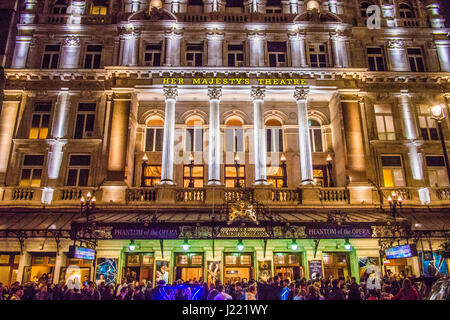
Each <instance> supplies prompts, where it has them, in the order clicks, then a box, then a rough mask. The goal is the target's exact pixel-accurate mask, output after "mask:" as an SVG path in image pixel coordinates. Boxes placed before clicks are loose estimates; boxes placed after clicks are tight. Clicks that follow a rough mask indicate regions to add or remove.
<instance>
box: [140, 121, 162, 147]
mask: <svg viewBox="0 0 450 320" xmlns="http://www.w3.org/2000/svg"><path fill="white" fill-rule="evenodd" d="M149 130H152V131H153V142H152V146H153V148H152V150H148V149H147V137H148V134H149ZM157 130H161V133H162V134H161V138H162V139H163V138H164V127H158V126H147V127H146V128H145V138H144V150H145V152H162V149H163V142H162V141H161V150H156V140H157V139H156V137H157V134H156V131H157Z"/></svg>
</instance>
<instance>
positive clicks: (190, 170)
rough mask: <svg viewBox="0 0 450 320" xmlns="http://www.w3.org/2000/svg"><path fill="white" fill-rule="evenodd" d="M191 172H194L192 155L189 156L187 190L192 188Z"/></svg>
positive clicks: (192, 178)
mask: <svg viewBox="0 0 450 320" xmlns="http://www.w3.org/2000/svg"><path fill="white" fill-rule="evenodd" d="M193 171H194V156H193V155H192V153H191V154H190V155H189V185H188V187H189V188H193V187H194V177H193V175H192V174H193Z"/></svg>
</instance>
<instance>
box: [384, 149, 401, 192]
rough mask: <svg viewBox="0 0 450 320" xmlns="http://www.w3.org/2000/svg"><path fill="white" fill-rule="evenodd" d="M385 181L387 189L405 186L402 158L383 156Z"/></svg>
mask: <svg viewBox="0 0 450 320" xmlns="http://www.w3.org/2000/svg"><path fill="white" fill-rule="evenodd" d="M381 165H382V167H383V181H384V186H385V187H386V188H392V187H403V186H405V178H404V176H403V167H402V159H401V157H400V156H382V157H381Z"/></svg>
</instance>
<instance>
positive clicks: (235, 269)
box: [223, 252, 255, 283]
mask: <svg viewBox="0 0 450 320" xmlns="http://www.w3.org/2000/svg"><path fill="white" fill-rule="evenodd" d="M253 260H254V257H253V253H243V252H227V253H225V254H224V261H225V263H224V279H223V280H224V283H228V282H236V281H238V282H241V281H247V282H248V281H249V280H252V279H254V278H255V275H254V271H255V269H254V267H253Z"/></svg>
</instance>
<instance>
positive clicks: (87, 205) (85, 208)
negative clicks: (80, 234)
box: [80, 192, 96, 223]
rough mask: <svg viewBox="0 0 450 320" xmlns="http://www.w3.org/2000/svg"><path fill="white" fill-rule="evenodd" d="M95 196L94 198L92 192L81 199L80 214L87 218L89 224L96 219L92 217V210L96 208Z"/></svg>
mask: <svg viewBox="0 0 450 320" xmlns="http://www.w3.org/2000/svg"><path fill="white" fill-rule="evenodd" d="M95 200H96V199H95V196H92V194H91V193H90V192H88V193H87V194H86V195H82V196H81V198H80V205H81V206H80V213H81V214H82V215H84V216H86V222H87V223H89V222H90V220H92V219H93V218H94V217H93V216H92V217H91V216H90V214H91V210H93V209H94V208H95Z"/></svg>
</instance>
